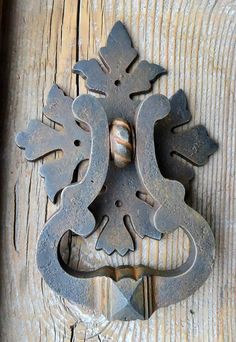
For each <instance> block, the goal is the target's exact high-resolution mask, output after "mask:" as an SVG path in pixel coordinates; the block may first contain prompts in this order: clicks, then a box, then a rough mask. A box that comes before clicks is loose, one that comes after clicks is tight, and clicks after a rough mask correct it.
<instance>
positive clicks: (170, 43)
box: [0, 0, 236, 342]
mask: <svg viewBox="0 0 236 342" xmlns="http://www.w3.org/2000/svg"><path fill="white" fill-rule="evenodd" d="M235 19H236V5H235V2H234V1H230V0H224V1H220V0H218V1H213V0H210V1H208V0H203V1H197V0H191V1H189V0H177V1H176V0H169V1H167V0H134V1H123V0H82V1H80V2H78V1H76V0H67V1H65V0H57V1H55V0H54V1H53V0H48V1H44V0H40V1H33V0H26V1H20V0H14V1H12V2H11V4H10V3H9V2H7V1H5V2H4V4H3V25H2V27H3V39H2V43H1V46H2V47H1V49H2V57H1V62H2V63H1V69H2V73H1V74H2V80H1V86H2V87H1V88H2V94H3V96H2V99H1V104H2V105H1V112H2V115H1V117H2V120H1V143H2V145H1V146H3V150H2V154H1V189H2V195H1V197H0V199H1V229H2V231H1V235H0V260H1V267H0V272H1V273H0V282H1V317H0V324H1V326H0V334H1V335H0V336H1V341H4V342H5V341H19V342H20V341H86V340H89V341H122V342H123V341H135V342H136V341H151V342H152V341H174V342H175V341H181V342H182V341H214V342H215V341H233V340H234V336H235V334H236V328H235V320H236V312H235V285H236V284H235V281H236V277H235V275H236V274H235V273H236V265H235V263H236V261H235V260H236V259H235V255H236V234H235V230H236V213H235V207H236V204H235V203H236V202H235V193H236V187H235V165H236V151H235V149H236V142H235V136H236V122H235V75H236V65H235V63H236V59H235V45H236V44H235V42H236V33H235V32H236V31H235V23H236V20H235ZM117 20H122V21H123V22H124V23H125V25H126V27H127V28H128V31H129V32H130V35H131V37H132V40H133V42H134V46H135V47H136V48H137V49H138V51H139V54H140V59H147V60H148V61H149V62H154V63H158V64H160V65H162V66H163V67H165V68H166V69H168V75H167V76H163V77H162V78H161V79H160V80H159V81H158V82H156V84H155V86H154V90H153V92H154V93H159V92H160V93H162V94H164V95H167V96H168V97H170V96H171V95H173V93H174V92H175V91H177V90H178V89H179V88H182V89H183V90H184V91H185V92H186V93H187V96H188V99H189V107H190V111H191V112H192V114H193V120H192V122H191V123H190V124H189V126H190V127H191V126H193V125H196V124H199V123H202V124H204V125H205V126H206V127H207V129H208V130H209V132H210V134H211V136H213V137H214V138H215V139H216V140H217V141H218V142H219V145H220V149H219V151H218V153H217V154H215V155H214V156H213V157H212V158H210V161H209V163H208V164H207V165H206V166H205V167H203V168H199V169H196V168H195V172H196V178H195V181H194V183H193V196H192V201H193V206H194V208H195V209H196V210H197V211H199V212H200V213H201V214H202V215H203V216H204V217H205V218H206V219H207V221H208V222H209V224H210V225H211V227H212V229H213V231H214V233H215V237H216V243H217V254H216V263H215V267H214V270H213V273H212V275H211V276H210V278H209V279H208V280H207V282H206V284H205V285H204V286H203V287H202V288H201V289H200V290H199V291H197V292H196V293H195V294H194V295H193V296H191V297H190V298H189V299H187V300H185V301H182V302H181V303H178V304H176V305H172V306H170V307H168V308H163V309H159V310H158V311H157V312H156V313H155V314H153V316H152V317H151V318H150V319H149V320H148V321H143V322H141V321H135V322H126V323H123V322H110V323H109V322H107V321H106V320H105V318H104V317H102V316H101V315H100V314H99V313H98V312H91V311H89V310H87V309H86V308H83V307H80V306H75V305H73V304H71V303H69V302H67V301H65V300H63V299H61V298H60V297H59V296H57V295H55V294H54V293H53V292H52V291H51V290H50V289H49V288H48V286H47V285H46V284H45V283H44V281H43V280H42V279H41V277H40V274H39V273H38V271H37V268H36V263H35V251H36V241H37V238H38V235H39V233H40V231H41V229H42V228H43V225H44V222H45V221H46V220H47V218H48V217H50V215H51V214H52V213H53V212H54V211H55V206H53V205H52V204H51V203H49V202H48V201H47V199H46V193H45V191H44V185H43V180H42V179H40V177H39V176H38V169H39V166H40V165H41V163H42V162H41V161H39V162H37V163H36V164H34V165H32V164H30V163H26V161H25V160H24V156H23V153H22V152H21V151H19V150H18V149H17V148H16V147H15V144H14V134H15V133H16V132H17V131H19V130H22V129H24V128H25V127H26V125H27V123H28V121H29V120H30V119H32V118H39V119H41V118H42V107H43V105H44V104H45V101H46V97H47V94H48V91H49V89H50V87H51V85H52V83H53V82H57V83H58V85H59V86H61V87H62V88H63V89H64V90H65V91H66V92H67V94H69V95H71V96H75V95H76V92H77V89H76V78H75V76H74V75H72V74H71V68H72V66H73V64H74V63H75V61H76V59H89V58H92V57H97V53H98V50H99V48H100V47H101V46H104V45H105V42H106V38H107V35H108V33H109V31H110V30H111V28H112V26H113V24H114V23H115V21H117ZM77 24H78V30H77ZM77 44H78V47H79V50H78V52H77V51H76V49H77ZM78 88H79V93H80V94H82V93H86V92H87V90H86V88H85V85H84V81H83V80H82V79H79V80H78ZM43 120H44V121H45V122H47V123H48V121H47V120H46V119H45V118H43ZM56 156H57V155H56ZM50 158H55V155H53V156H49V157H47V159H50ZM96 234H97V233H96ZM96 234H94V235H93V236H92V237H90V238H89V239H88V241H86V242H84V241H82V240H81V239H80V238H72V239H70V240H69V244H68V247H67V251H66V252H67V253H68V254H70V255H71V257H70V263H71V265H72V266H73V267H77V266H78V264H79V260H78V259H79V255H81V254H80V253H82V260H80V266H81V267H92V266H94V265H104V264H111V265H115V266H116V265H119V264H123V263H127V262H129V263H130V264H138V263H140V262H141V261H142V262H143V261H144V262H145V263H147V264H149V265H152V266H154V267H159V268H166V267H175V266H176V265H178V264H181V263H182V262H183V260H184V259H185V258H186V256H187V247H188V243H187V240H186V238H185V237H184V235H183V233H181V232H176V233H175V234H173V236H168V237H167V238H166V239H165V240H163V241H162V242H160V243H157V242H155V241H153V240H149V239H144V240H141V239H138V240H137V244H138V247H139V249H138V251H136V252H135V253H132V255H129V256H127V257H125V258H123V259H122V258H121V257H119V256H117V255H113V256H111V257H108V256H106V255H105V254H104V253H103V252H100V253H96V252H95V250H94V248H93V246H94V245H95V242H96V237H97V235H96ZM66 245H67V242H66V240H65V246H66ZM81 251H82V252H81ZM153 251H155V252H153ZM97 288H98V293H97V301H98V303H100V305H102V299H101V297H102V296H101V290H102V289H101V286H100V285H99V284H98V286H97Z"/></svg>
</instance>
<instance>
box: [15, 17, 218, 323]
mask: <svg viewBox="0 0 236 342" xmlns="http://www.w3.org/2000/svg"><path fill="white" fill-rule="evenodd" d="M136 57H137V52H136V50H135V49H134V48H133V47H132V43H131V40H130V37H129V35H128V33H127V31H126V29H125V27H124V26H123V24H122V23H121V22H117V23H116V24H115V25H114V27H113V29H112V31H111V33H110V34H109V37H108V40H107V45H106V47H103V48H101V49H100V58H101V61H100V62H98V60H96V59H92V60H89V61H84V60H83V61H79V62H78V63H76V64H75V66H74V68H73V72H75V73H77V74H80V75H82V76H83V77H84V78H85V79H86V82H87V88H88V89H89V90H90V91H91V92H97V93H100V94H103V97H100V98H97V97H94V96H92V95H80V96H78V97H76V98H75V100H73V99H72V98H70V97H68V96H66V95H64V93H63V91H62V90H61V89H59V87H58V86H57V85H56V84H54V85H53V86H52V88H51V90H50V92H49V95H48V99H47V104H46V106H45V107H44V115H46V116H47V117H48V119H50V120H51V121H53V122H56V123H58V124H60V125H61V126H62V127H63V129H62V130H60V131H57V130H55V129H53V128H51V127H49V126H47V125H45V124H43V123H42V122H40V121H39V120H32V121H30V123H29V125H28V128H27V129H26V131H24V132H21V133H19V134H18V135H17V136H16V143H17V145H18V146H19V147H20V148H23V149H24V150H25V156H26V159H27V160H29V161H34V160H36V159H38V158H41V157H43V156H44V155H46V154H48V153H51V152H54V151H57V150H61V151H63V156H62V157H61V158H59V159H56V160H53V161H51V162H48V163H45V164H43V165H42V166H41V169H40V175H41V176H42V177H44V179H45V187H46V191H47V194H48V196H49V198H50V199H51V201H53V202H55V201H56V200H57V198H58V196H61V203H60V207H59V209H58V211H57V212H56V213H55V214H54V215H53V216H52V217H51V218H50V219H49V220H48V221H47V222H46V224H45V227H44V229H43V231H42V233H41V235H40V237H39V241H38V246H37V264H38V268H39V270H40V272H41V274H42V276H43V278H44V280H45V281H46V283H47V284H48V285H49V286H50V287H51V288H52V290H54V291H55V292H56V293H58V294H59V295H61V296H63V297H64V298H66V299H68V300H70V301H72V302H74V303H78V304H83V305H86V306H88V307H90V308H92V309H96V303H95V302H96V300H95V295H94V294H95V293H96V281H101V282H102V281H104V279H105V280H106V281H107V282H108V283H109V286H107V296H106V297H107V301H106V302H104V304H103V310H102V311H103V314H104V315H105V316H106V317H107V318H108V319H109V320H116V319H118V320H135V319H148V318H149V317H150V316H151V315H152V313H153V312H154V311H155V310H156V309H158V308H160V307H163V306H167V305H169V304H172V303H176V302H178V301H180V300H182V299H184V298H186V297H188V296H189V295H191V294H192V293H193V292H194V291H196V290H197V289H198V288H199V287H200V286H201V285H202V284H203V282H204V281H205V280H206V279H207V278H208V276H209V274H210V272H211V270H212V266H213V260H214V251H215V242H214V236H213V233H212V231H211V229H210V227H209V225H208V224H207V222H206V221H205V220H204V219H203V217H202V216H201V215H200V214H198V213H197V212H196V211H195V210H193V209H192V208H190V207H189V206H188V205H187V204H186V203H185V201H184V197H185V189H186V190H187V189H188V185H189V182H190V180H191V179H192V178H193V171H192V169H190V168H189V167H188V166H186V164H183V163H181V161H180V160H179V159H175V158H173V156H172V153H177V154H178V155H179V156H182V157H184V158H185V159H187V160H188V161H190V162H191V163H194V164H197V165H203V164H205V163H206V162H207V160H208V157H209V156H210V155H211V154H212V153H214V152H215V151H216V149H217V145H216V143H214V141H213V140H212V139H211V138H210V137H209V136H208V134H207V131H206V129H205V128H204V127H203V126H197V127H194V128H192V129H191V130H187V131H186V130H185V131H184V132H181V133H176V132H175V131H174V128H175V127H177V126H181V125H184V124H185V123H187V122H188V121H190V119H191V115H190V112H189V111H188V106H187V99H186V96H185V94H184V92H183V91H182V90H179V91H178V92H177V93H175V94H174V95H173V96H172V98H171V99H170V100H169V99H168V98H167V97H165V96H163V95H151V96H149V97H147V98H145V99H144V100H143V101H139V100H137V99H136V98H135V97H134V95H137V94H142V93H146V92H148V91H149V90H151V88H152V83H153V82H154V81H155V80H156V79H158V78H159V77H161V76H162V75H163V74H164V73H165V72H166V71H165V70H164V68H162V67H161V66H159V65H156V64H151V63H149V62H147V61H141V62H140V63H139V64H138V65H137V67H136V68H134V69H132V70H130V66H131V64H132V63H133V62H134V60H135V59H136ZM78 167H80V169H81V172H80V174H81V177H80V179H76V180H75V179H74V174H75V170H77V169H78ZM101 225H103V229H102V231H101V234H100V235H99V237H98V240H97V243H96V249H97V250H103V251H104V252H105V253H107V254H108V255H110V254H112V253H119V255H121V256H124V255H125V254H127V253H132V251H134V250H135V239H133V238H132V236H131V234H130V230H132V231H134V232H135V233H136V234H137V235H139V236H140V237H141V238H143V237H145V236H147V237H149V238H151V239H157V240H161V238H162V235H163V234H165V233H170V232H173V231H174V230H176V229H177V228H179V227H181V228H182V229H183V230H184V232H185V233H186V234H187V236H188V238H189V241H190V253H189V257H188V259H187V261H186V262H185V263H184V264H182V265H181V266H180V267H178V268H176V269H174V270H171V271H160V270H157V269H154V268H151V267H148V266H146V265H144V264H139V265H136V266H130V265H123V266H119V267H111V266H104V267H101V268H99V269H96V270H88V271H82V270H81V271H80V270H78V271H75V270H73V269H71V268H70V267H69V266H68V265H67V264H66V263H65V262H64V261H63V259H62V258H61V256H60V253H59V245H60V241H61V239H62V237H63V235H64V234H65V233H66V232H67V231H69V230H70V231H72V232H73V233H75V234H78V235H79V236H81V237H83V238H86V237H88V236H89V235H91V234H93V232H94V231H95V230H96V229H97V228H98V227H99V226H101ZM160 243H161V241H160Z"/></svg>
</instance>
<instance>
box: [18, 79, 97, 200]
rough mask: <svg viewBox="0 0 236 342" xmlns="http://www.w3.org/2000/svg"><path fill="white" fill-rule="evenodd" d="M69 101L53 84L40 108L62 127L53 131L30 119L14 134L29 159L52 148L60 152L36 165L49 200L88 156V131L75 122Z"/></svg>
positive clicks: (70, 179) (69, 179)
mask: <svg viewBox="0 0 236 342" xmlns="http://www.w3.org/2000/svg"><path fill="white" fill-rule="evenodd" d="M72 102H73V99H72V98H70V97H68V96H65V95H64V93H63V91H62V90H60V89H59V88H58V86H57V85H56V84H55V85H53V86H52V88H51V90H50V92H49V95H48V99H47V105H46V106H45V107H44V109H43V112H44V115H45V116H47V117H48V118H49V119H50V120H51V121H53V122H56V123H58V124H59V125H61V126H62V129H61V130H60V131H57V130H55V129H53V128H51V127H49V126H47V125H45V124H44V123H42V122H40V121H39V120H32V121H30V123H29V125H28V127H27V129H26V131H24V132H20V133H18V134H17V136H16V143H17V145H18V146H19V147H20V148H23V149H25V157H26V159H27V160H29V161H34V160H36V159H39V158H42V157H43V156H45V155H47V154H49V153H52V152H54V151H58V150H60V151H62V152H63V156H62V157H61V158H60V159H56V160H53V161H51V162H47V163H45V164H44V165H42V166H41V168H40V175H41V176H42V177H44V178H45V186H46V191H47V193H48V196H49V198H50V199H51V201H55V196H56V194H57V193H58V192H59V191H60V190H62V189H63V188H64V187H65V186H67V185H69V184H70V183H71V182H72V179H73V174H74V171H75V169H76V167H77V165H79V163H80V162H81V161H83V160H85V159H88V158H89V153H90V134H89V132H86V131H85V130H84V129H82V128H81V127H80V126H79V125H77V123H76V121H75V119H74V116H73V114H72Z"/></svg>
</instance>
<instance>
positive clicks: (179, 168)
mask: <svg viewBox="0 0 236 342" xmlns="http://www.w3.org/2000/svg"><path fill="white" fill-rule="evenodd" d="M170 104H171V111H170V113H169V114H168V115H167V117H166V118H164V119H163V120H161V121H160V123H159V124H158V125H156V127H155V135H154V136H155V147H156V158H157V162H158V165H159V167H160V171H161V173H162V174H163V175H164V177H166V178H169V179H173V180H177V181H179V182H181V183H182V184H183V185H184V187H185V189H186V191H188V189H189V184H190V181H191V180H192V179H193V178H194V171H193V169H192V168H191V167H189V166H188V165H186V164H184V163H183V162H182V161H181V160H180V158H178V159H177V158H176V157H175V155H178V156H179V157H182V158H184V159H185V160H187V161H188V162H190V163H192V164H193V165H197V166H201V165H204V164H206V163H207V161H208V158H209V156H210V155H212V154H213V153H214V152H216V151H217V149H218V145H217V144H216V143H215V142H214V141H213V140H212V139H211V138H210V137H209V135H208V133H207V130H206V128H205V127H204V126H202V125H198V126H195V127H193V128H191V129H188V130H184V131H182V132H180V131H176V128H178V127H180V126H182V125H184V124H186V123H188V122H189V121H190V120H191V114H190V111H189V109H188V102H187V97H186V95H185V93H184V92H183V90H181V89H180V90H178V91H177V92H176V93H175V94H174V95H173V96H172V97H171V98H170Z"/></svg>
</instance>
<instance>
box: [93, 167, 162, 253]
mask: <svg viewBox="0 0 236 342" xmlns="http://www.w3.org/2000/svg"><path fill="white" fill-rule="evenodd" d="M114 175H116V177H114ZM154 206H156V207H157V206H158V204H157V203H155V202H154V201H153V200H152V199H151V198H150V196H148V195H147V194H146V193H145V190H144V189H143V185H142V184H141V183H140V181H139V179H138V177H137V176H136V172H135V167H134V165H133V164H130V165H129V166H127V167H125V168H117V167H115V166H114V165H113V164H112V163H111V164H110V167H109V171H108V175H107V179H106V182H105V184H104V189H103V191H102V192H101V194H100V195H99V196H98V197H97V198H96V200H95V201H94V202H93V204H92V205H91V211H92V212H93V214H94V216H95V218H96V222H97V224H100V223H101V222H102V226H103V230H102V232H101V234H100V236H99V238H98V241H97V245H96V248H97V249H103V250H104V251H105V252H106V253H107V254H112V253H113V252H114V251H117V252H118V253H119V254H120V255H125V254H126V253H127V252H128V251H129V250H132V251H133V250H134V243H133V239H132V237H131V235H130V231H133V230H134V231H135V232H136V233H137V234H138V235H139V236H140V237H141V238H143V237H144V236H149V237H150V238H153V239H157V240H160V238H161V233H160V232H159V231H158V230H157V229H155V228H154V227H153V225H152V224H151V222H150V216H151V212H152V211H153V207H154Z"/></svg>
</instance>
